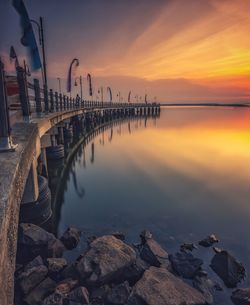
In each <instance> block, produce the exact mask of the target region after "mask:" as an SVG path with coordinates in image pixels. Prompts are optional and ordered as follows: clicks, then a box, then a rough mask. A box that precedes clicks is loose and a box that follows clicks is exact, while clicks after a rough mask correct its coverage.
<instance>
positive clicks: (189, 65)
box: [0, 0, 250, 102]
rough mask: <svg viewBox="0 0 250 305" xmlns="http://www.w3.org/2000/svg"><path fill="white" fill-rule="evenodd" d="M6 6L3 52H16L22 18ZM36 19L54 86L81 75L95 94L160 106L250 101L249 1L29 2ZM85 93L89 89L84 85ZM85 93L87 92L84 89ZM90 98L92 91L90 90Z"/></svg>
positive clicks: (1, 11) (2, 7)
mask: <svg viewBox="0 0 250 305" xmlns="http://www.w3.org/2000/svg"><path fill="white" fill-rule="evenodd" d="M10 2H11V1H9V0H1V2H0V17H1V18H0V26H1V29H4V31H3V30H1V33H0V42H1V44H0V52H1V55H2V57H3V58H4V61H5V63H6V68H7V70H11V66H10V65H9V60H8V56H7V54H8V53H9V48H10V46H11V45H13V46H15V48H16V50H17V53H18V54H19V56H20V58H23V57H24V56H25V48H24V47H23V46H22V45H21V44H20V36H21V30H20V26H19V16H18V14H17V13H16V11H15V10H14V8H13V7H12V5H11V4H10ZM24 2H25V5H26V7H27V10H28V12H29V15H30V18H32V19H38V18H39V16H43V17H44V22H45V35H46V45H47V59H48V70H49V71H48V74H49V78H50V85H51V86H52V87H54V88H55V89H56V86H57V83H56V78H57V77H61V78H65V77H66V75H67V70H68V67H69V64H70V61H71V60H72V59H73V58H74V57H77V58H79V60H80V64H81V65H80V67H79V68H78V71H77V74H78V75H80V74H81V75H83V76H86V74H87V73H91V74H92V76H93V81H94V86H95V87H96V88H97V87H98V86H100V85H103V86H107V85H109V86H111V87H112V88H113V91H115V92H116V91H118V90H120V91H121V92H122V95H123V96H124V98H127V93H128V91H129V90H130V89H131V90H132V92H133V93H134V95H135V94H139V95H142V96H143V95H144V94H145V93H148V95H149V97H150V98H151V99H152V98H153V97H154V96H157V97H158V99H159V100H160V101H161V102H164V101H165V102H172V101H173V102H175V101H178V102H181V101H184V102H185V101H197V102H198V101H222V100H223V101H243V100H248V99H250V34H249V30H250V15H249V11H250V1H249V0H91V1H90V0H72V1H68V0H60V1H59V0H54V1H49V0H43V1H34V0H24ZM85 85H86V81H85ZM85 87H86V86H85ZM85 93H86V88H85Z"/></svg>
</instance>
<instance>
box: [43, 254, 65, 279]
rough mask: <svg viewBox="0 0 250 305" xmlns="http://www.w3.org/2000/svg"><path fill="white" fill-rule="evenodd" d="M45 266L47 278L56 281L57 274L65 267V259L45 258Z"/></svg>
mask: <svg viewBox="0 0 250 305" xmlns="http://www.w3.org/2000/svg"><path fill="white" fill-rule="evenodd" d="M46 265H47V267H48V270H49V276H50V277H51V278H53V279H55V280H56V279H58V278H59V273H60V272H61V271H62V270H63V269H64V268H65V267H66V266H67V261H66V259H65V258H47V260H46Z"/></svg>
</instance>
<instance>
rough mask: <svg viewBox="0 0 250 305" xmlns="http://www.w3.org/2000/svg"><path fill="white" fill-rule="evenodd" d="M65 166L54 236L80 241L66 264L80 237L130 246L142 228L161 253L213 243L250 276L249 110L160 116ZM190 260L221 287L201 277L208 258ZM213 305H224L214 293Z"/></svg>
mask: <svg viewBox="0 0 250 305" xmlns="http://www.w3.org/2000/svg"><path fill="white" fill-rule="evenodd" d="M73 159H74V160H73V162H72V163H71V164H70V165H69V168H68V169H67V170H66V171H65V176H64V179H63V181H62V184H61V187H60V192H59V193H60V196H59V198H58V200H57V215H58V216H57V218H58V219H57V221H58V234H61V233H62V232H63V231H64V230H65V229H66V228H67V227H68V226H70V225H74V226H77V227H79V228H81V229H82V231H83V232H84V238H83V240H82V243H81V244H80V245H79V247H78V248H77V249H76V250H75V252H74V253H73V254H72V253H68V254H67V255H68V256H69V257H70V258H73V257H76V256H77V255H78V254H80V253H81V251H82V249H83V248H84V247H85V237H86V236H87V235H88V236H89V235H102V234H106V233H110V232H114V231H122V232H124V233H125V235H126V239H127V240H128V241H129V242H137V241H138V240H139V238H138V236H139V233H140V232H141V231H142V230H143V229H144V228H148V229H150V230H151V231H152V232H153V235H154V237H155V239H156V240H157V241H159V242H160V243H161V244H162V245H163V247H164V248H165V249H167V251H168V252H169V253H171V252H174V251H176V250H178V248H179V246H180V244H181V243H183V242H197V241H199V240H200V239H201V238H204V237H206V236H207V235H208V234H211V233H215V234H216V235H217V236H218V237H219V238H220V240H221V242H220V243H219V244H218V246H219V247H221V248H225V249H227V250H228V251H230V252H231V253H232V254H233V255H235V256H236V258H237V259H238V260H239V261H241V262H242V263H243V264H244V265H245V267H246V268H247V270H250V239H249V232H250V221H249V219H250V202H249V198H250V110H248V109H247V108H222V107H221V108H218V107H217V108H212V107H211V108H178V109H177V108H164V109H162V111H161V116H160V118H157V119H153V118H151V119H150V118H148V119H147V120H145V119H141V120H140V119H138V120H132V121H131V122H130V123H129V122H125V123H121V124H119V125H117V126H114V127H113V128H109V129H107V130H105V131H104V132H103V133H101V134H99V135H97V136H96V137H95V138H93V139H92V140H91V141H90V142H89V144H88V145H86V146H83V145H82V146H81V147H80V150H79V151H78V153H77V154H76V155H75V158H73ZM194 254H195V255H196V256H199V257H201V258H203V259H204V260H205V269H207V271H208V272H209V273H210V274H211V276H212V277H213V278H214V279H216V280H217V281H218V282H220V280H219V279H218V278H217V277H216V275H214V274H213V272H212V271H211V270H210V268H209V262H210V259H211V257H212V255H213V252H212V250H211V249H199V250H198V251H197V252H196V253H194ZM246 285H248V286H249V285H250V282H249V279H248V278H247V279H246V281H245V283H243V286H246ZM240 286H242V285H240ZM225 291H226V294H228V295H229V293H230V291H229V290H225ZM216 304H220V305H221V304H231V301H230V300H229V298H228V296H227V297H225V296H224V293H221V292H220V293H218V296H217V297H216Z"/></svg>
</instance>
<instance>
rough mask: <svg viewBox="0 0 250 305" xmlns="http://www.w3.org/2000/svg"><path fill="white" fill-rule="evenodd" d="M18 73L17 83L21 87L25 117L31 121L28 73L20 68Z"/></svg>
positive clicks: (17, 70) (21, 100)
mask: <svg viewBox="0 0 250 305" xmlns="http://www.w3.org/2000/svg"><path fill="white" fill-rule="evenodd" d="M16 72H17V82H18V85H19V97H20V102H21V106H22V112H23V117H24V119H25V120H28V121H29V118H30V114H31V111H30V101H29V94H28V86H27V79H26V72H25V70H24V69H23V68H22V67H20V66H18V67H17V68H16Z"/></svg>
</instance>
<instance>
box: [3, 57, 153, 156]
mask: <svg viewBox="0 0 250 305" xmlns="http://www.w3.org/2000/svg"><path fill="white" fill-rule="evenodd" d="M16 79H17V83H18V92H19V97H18V103H15V107H16V109H19V110H21V112H22V117H23V119H24V121H26V122H30V119H32V117H39V116H46V115H48V114H50V113H53V112H65V111H69V110H75V109H86V110H89V109H96V108H98V109H107V108H140V107H141V108H142V107H150V106H152V105H153V106H157V105H156V104H155V103H153V104H146V103H126V102H122V103H121V102H104V101H96V100H91V101H90V100H84V99H81V98H80V97H79V96H78V95H77V96H76V97H71V96H68V95H65V94H61V93H58V92H56V91H54V90H52V89H49V90H48V89H47V88H46V87H42V88H41V86H40V83H39V80H38V79H37V78H35V79H33V82H30V81H28V79H27V73H26V70H25V69H24V68H23V67H21V66H18V67H16ZM9 106H10V105H9V102H8V97H7V92H6V80H5V71H4V64H3V62H2V61H1V59H0V151H9V150H14V148H15V147H14V145H13V143H12V140H11V126H10V114H9Z"/></svg>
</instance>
